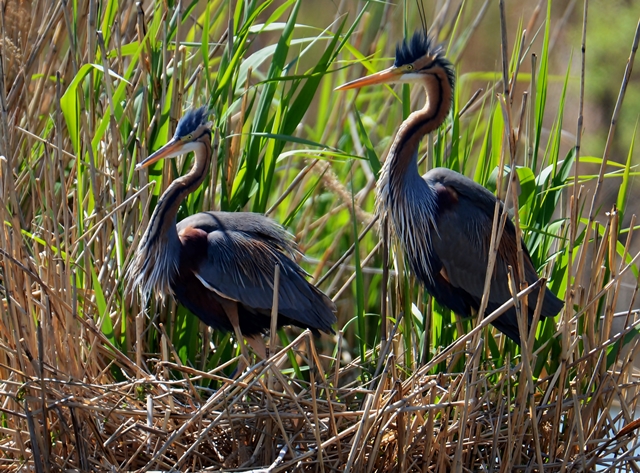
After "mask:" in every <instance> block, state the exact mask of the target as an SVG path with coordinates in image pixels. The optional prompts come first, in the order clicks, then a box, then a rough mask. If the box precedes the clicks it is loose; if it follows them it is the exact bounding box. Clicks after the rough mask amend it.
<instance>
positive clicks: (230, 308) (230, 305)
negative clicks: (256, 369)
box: [220, 299, 249, 372]
mask: <svg viewBox="0 0 640 473" xmlns="http://www.w3.org/2000/svg"><path fill="white" fill-rule="evenodd" d="M220 302H221V304H222V308H223V309H224V311H225V312H226V314H227V317H229V322H231V325H232V326H233V332H234V334H235V336H236V341H237V342H238V345H239V346H240V353H242V357H243V358H244V363H246V364H247V366H248V365H249V353H248V352H247V347H245V345H244V337H243V336H242V332H241V331H240V321H239V320H238V303H237V302H236V301H230V300H225V299H223V300H221V301H220ZM239 368H240V367H238V371H240V372H242V371H243V370H244V368H243V369H242V370H240V369H239Z"/></svg>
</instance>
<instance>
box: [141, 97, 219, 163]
mask: <svg viewBox="0 0 640 473" xmlns="http://www.w3.org/2000/svg"><path fill="white" fill-rule="evenodd" d="M209 113H210V112H209V109H208V108H207V107H206V106H205V107H200V108H196V109H193V110H189V111H188V112H187V113H186V114H185V115H184V116H183V117H182V118H181V119H180V121H179V122H178V127H177V128H176V132H175V133H174V135H173V138H171V139H170V140H169V142H168V143H167V144H166V145H164V146H163V147H162V148H160V149H159V150H158V151H156V152H155V153H153V154H152V155H150V156H149V157H147V159H145V160H144V161H142V162H141V163H138V165H137V166H136V169H142V168H145V167H147V166H149V165H151V164H153V163H155V162H156V161H159V160H160V159H164V158H174V157H176V156H180V155H181V154H186V153H188V152H189V151H195V150H196V149H197V147H198V146H201V145H199V144H198V142H199V141H201V140H203V139H208V140H211V126H212V122H210V121H209Z"/></svg>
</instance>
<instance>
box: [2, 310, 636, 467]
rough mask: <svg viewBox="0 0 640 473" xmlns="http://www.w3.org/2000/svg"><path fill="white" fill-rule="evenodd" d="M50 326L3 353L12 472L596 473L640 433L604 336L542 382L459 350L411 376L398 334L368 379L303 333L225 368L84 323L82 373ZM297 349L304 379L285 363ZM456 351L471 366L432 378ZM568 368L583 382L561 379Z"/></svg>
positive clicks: (7, 461)
mask: <svg viewBox="0 0 640 473" xmlns="http://www.w3.org/2000/svg"><path fill="white" fill-rule="evenodd" d="M53 325H54V326H57V327H56V328H55V329H54V327H39V328H38V329H37V331H36V333H37V337H38V340H37V342H38V344H37V346H38V347H39V350H40V349H42V350H43V352H40V353H29V352H28V351H25V352H22V353H19V352H20V351H21V350H20V349H18V350H15V351H10V353H8V352H7V353H5V354H7V355H11V356H14V357H21V358H23V360H24V363H25V367H24V369H25V372H24V373H19V372H18V371H17V370H15V369H11V370H10V371H11V372H12V374H11V375H10V376H9V379H6V380H5V381H4V382H3V384H2V394H3V404H2V418H3V426H2V435H1V437H0V450H1V451H2V452H3V458H2V460H1V463H2V468H3V471H22V470H23V469H24V468H25V467H28V468H29V469H30V470H33V469H35V471H43V472H44V471H140V472H142V471H151V470H154V471H157V470H160V471H169V470H175V471H200V470H207V469H210V470H225V471H226V470H242V471H248V470H250V471H270V472H271V471H274V472H275V471H403V472H404V471H422V472H423V471H547V472H549V471H601V470H602V468H603V467H609V468H614V467H616V466H618V467H619V466H621V465H629V464H631V463H632V462H633V456H634V454H633V451H634V449H635V448H636V447H637V443H638V439H637V436H636V430H635V429H636V425H635V424H637V423H638V422H637V421H635V422H634V421H633V420H632V419H633V412H634V408H635V406H636V403H637V400H638V395H639V394H640V389H639V385H638V383H637V376H634V375H633V372H632V370H631V367H632V366H631V364H630V362H629V358H628V357H627V358H626V360H627V362H626V363H621V364H620V365H619V366H618V369H616V370H610V371H606V370H603V369H602V364H601V361H602V357H603V355H604V354H605V351H606V347H600V348H599V349H596V350H593V352H592V355H591V356H587V357H585V358H583V359H581V360H578V361H576V362H575V363H573V364H571V365H563V368H562V369H560V370H559V371H558V372H556V373H548V374H547V375H546V376H545V377H544V378H543V379H538V380H533V379H530V378H529V379H527V374H526V373H527V372H528V371H529V370H528V368H527V366H525V364H526V361H524V362H523V361H522V360H520V361H519V362H518V363H516V364H508V365H505V366H503V367H502V368H492V367H491V366H478V363H477V359H478V358H477V356H476V355H477V354H478V351H477V350H476V351H475V352H467V353H465V352H456V351H454V350H455V347H451V348H453V350H451V349H450V350H445V351H443V352H442V353H441V356H439V357H437V358H434V360H433V361H432V362H430V363H429V364H427V365H425V366H423V367H422V368H420V369H418V370H417V371H416V372H415V373H410V374H408V375H405V374H404V373H403V372H402V369H401V363H399V360H398V358H397V356H396V355H395V354H394V353H395V352H396V351H397V349H398V343H397V340H396V339H392V340H391V341H390V343H387V344H386V345H385V347H384V348H383V349H386V350H387V351H388V354H387V356H384V358H381V360H383V361H382V362H381V363H380V364H379V366H378V367H377V369H376V370H375V375H374V376H369V377H368V378H366V375H365V373H366V372H367V370H362V369H361V367H360V366H359V360H356V361H355V362H352V363H348V364H344V363H343V364H341V363H340V362H339V360H337V359H335V358H331V357H326V356H320V355H319V354H318V353H317V352H316V349H315V347H314V342H313V337H312V336H311V334H310V333H309V332H304V333H302V334H301V335H300V336H298V337H297V338H296V339H295V340H294V341H293V342H292V343H291V344H290V345H289V346H287V347H284V348H283V349H281V350H279V351H278V352H277V353H275V354H274V355H272V356H270V357H269V358H268V360H262V361H260V362H258V363H256V364H254V365H252V366H251V367H250V368H249V369H247V370H246V371H244V372H243V373H241V374H239V375H238V376H237V377H236V378H235V379H229V378H227V377H225V376H224V375H223V374H222V373H223V370H224V369H225V368H226V366H224V365H223V366H220V367H218V368H216V369H214V370H212V371H208V372H205V371H199V370H197V369H193V368H189V367H185V366H182V365H181V364H180V363H179V361H176V360H178V359H176V358H173V357H172V356H168V357H167V355H166V353H168V351H167V352H165V357H166V359H164V358H163V356H162V355H161V354H158V355H157V356H148V357H145V359H144V365H145V367H142V366H139V365H136V364H135V363H134V362H133V361H131V360H129V359H128V358H126V357H124V356H123V355H122V354H119V355H116V356H113V355H114V352H112V351H110V349H109V348H108V347H106V346H105V345H104V342H105V340H104V336H103V335H102V334H101V333H100V332H99V331H97V330H96V329H95V327H93V325H92V324H84V327H83V330H82V332H83V333H82V335H81V336H82V337H86V340H87V341H89V340H92V341H93V342H92V343H91V344H87V349H89V350H93V351H94V353H93V355H92V356H93V359H94V363H93V365H92V366H85V367H84V368H80V367H78V368H79V369H80V371H79V372H77V376H72V375H71V374H70V373H63V372H61V371H60V370H59V369H57V368H56V367H55V366H52V365H51V364H49V362H48V356H47V353H46V352H47V347H46V346H47V345H48V341H49V340H47V339H48V334H47V332H49V334H51V333H52V332H51V331H52V330H54V331H55V330H57V329H60V328H63V326H62V325H58V324H57V323H55V322H54V324H53ZM465 338H466V339H470V337H469V336H467V337H465ZM163 343H164V344H166V339H163ZM463 343H464V341H463ZM461 345H462V344H461V343H458V344H455V346H461ZM22 346H23V347H24V345H22ZM2 349H3V350H5V351H6V350H7V347H6V346H3V347H2ZM290 350H291V351H294V352H295V353H296V356H297V359H298V360H299V362H300V366H306V367H308V381H302V380H300V379H295V377H292V376H289V375H287V374H284V372H283V370H282V365H283V364H285V363H286V361H287V353H288V352H290ZM163 351H164V350H163ZM169 351H170V350H169ZM400 356H401V355H400ZM459 356H466V357H467V359H468V361H467V363H466V368H465V371H464V372H463V373H456V374H446V373H441V374H437V375H431V374H429V370H430V369H431V368H432V367H433V366H434V363H435V362H438V361H439V360H449V361H450V360H452V359H454V358H456V357H459ZM524 358H526V357H524ZM27 360H28V362H27ZM96 366H100V367H101V368H102V369H99V370H96ZM148 367H152V368H148ZM568 370H577V371H580V372H582V373H587V374H588V377H585V378H584V379H582V378H581V377H577V378H575V379H574V383H575V384H576V386H572V385H567V386H564V387H563V388H562V389H560V388H559V386H560V385H562V380H563V377H565V378H564V379H566V373H567V371H568ZM115 372H117V373H118V374H119V375H121V376H124V377H125V378H126V380H125V381H121V382H114V376H113V373H115ZM27 373H37V374H32V375H28V374H27ZM25 379H26V381H23V380H25ZM19 380H20V381H19ZM212 382H213V384H215V385H217V388H215V389H213V388H211V385H212ZM581 383H587V384H589V385H590V386H587V384H584V385H582V386H581V387H580V386H577V385H580V384H581ZM205 386H207V387H205ZM578 392H584V393H586V392H589V394H578ZM616 411H617V414H616V413H615V412H616Z"/></svg>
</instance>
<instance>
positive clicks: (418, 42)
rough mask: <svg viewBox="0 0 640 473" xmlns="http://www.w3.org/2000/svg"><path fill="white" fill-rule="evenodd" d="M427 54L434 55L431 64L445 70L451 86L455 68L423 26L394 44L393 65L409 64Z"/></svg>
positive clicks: (453, 80)
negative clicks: (394, 55) (394, 57)
mask: <svg viewBox="0 0 640 473" xmlns="http://www.w3.org/2000/svg"><path fill="white" fill-rule="evenodd" d="M427 54H429V55H432V56H434V60H433V63H432V64H431V65H433V64H436V65H440V66H441V67H442V68H444V69H445V70H446V72H447V77H448V79H449V83H450V84H451V87H454V86H455V70H454V68H453V64H451V62H450V61H449V60H448V59H447V58H446V57H444V50H443V49H442V47H441V46H440V45H437V44H435V43H434V41H433V40H432V39H431V38H429V35H427V32H426V30H425V29H424V28H419V29H417V30H416V31H415V32H414V33H413V36H411V37H410V38H408V39H405V40H403V41H401V42H399V43H398V44H397V46H396V60H395V62H394V63H393V65H394V66H396V67H400V66H404V65H405V64H411V63H413V62H415V61H417V60H418V59H420V58H421V57H424V56H426V55H427Z"/></svg>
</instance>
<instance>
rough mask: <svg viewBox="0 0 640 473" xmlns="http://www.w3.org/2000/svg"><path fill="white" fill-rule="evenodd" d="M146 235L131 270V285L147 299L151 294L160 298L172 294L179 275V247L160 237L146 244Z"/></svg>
mask: <svg viewBox="0 0 640 473" xmlns="http://www.w3.org/2000/svg"><path fill="white" fill-rule="evenodd" d="M174 228H175V227H174ZM147 236H148V235H145V236H144V237H143V239H142V241H141V243H140V246H139V247H138V249H137V251H136V256H135V259H134V260H133V263H132V264H131V266H130V268H129V275H128V276H129V284H130V285H131V287H132V289H135V288H137V289H138V290H139V291H140V293H141V294H142V297H143V298H144V299H146V298H147V297H149V296H150V295H151V294H155V295H156V297H158V298H160V297H162V296H164V295H168V294H172V289H171V285H172V283H173V279H174V278H175V277H176V275H177V273H178V264H179V255H180V253H179V247H178V248H174V247H173V245H172V244H171V243H170V242H168V241H163V240H164V239H160V238H158V237H156V238H155V240H157V241H155V242H154V241H151V242H148V243H146V244H145V241H146V239H147Z"/></svg>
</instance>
